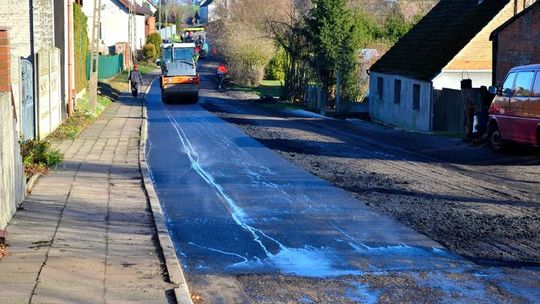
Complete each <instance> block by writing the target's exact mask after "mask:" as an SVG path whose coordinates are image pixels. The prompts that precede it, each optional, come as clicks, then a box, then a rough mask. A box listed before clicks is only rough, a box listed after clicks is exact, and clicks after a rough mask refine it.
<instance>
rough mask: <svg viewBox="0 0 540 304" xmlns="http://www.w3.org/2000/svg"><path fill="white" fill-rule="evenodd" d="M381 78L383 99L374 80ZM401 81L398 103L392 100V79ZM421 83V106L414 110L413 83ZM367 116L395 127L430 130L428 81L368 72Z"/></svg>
mask: <svg viewBox="0 0 540 304" xmlns="http://www.w3.org/2000/svg"><path fill="white" fill-rule="evenodd" d="M378 77H382V78H383V83H384V90H383V94H382V99H380V98H378V96H377V95H378V94H377V92H378V90H377V82H378V81H377V79H378ZM396 79H399V80H401V102H400V103H399V104H396V103H395V102H394V80H396ZM414 84H418V85H420V107H419V109H418V110H414V109H413V85H414ZM369 92H370V93H369V115H370V117H371V118H373V119H375V120H379V121H382V122H385V123H388V124H391V125H394V126H398V127H401V128H404V129H408V130H418V131H426V132H429V131H431V115H432V102H431V100H432V92H431V82H426V81H421V80H416V79H412V78H408V77H403V76H399V75H389V74H382V73H377V72H371V73H370V82H369Z"/></svg>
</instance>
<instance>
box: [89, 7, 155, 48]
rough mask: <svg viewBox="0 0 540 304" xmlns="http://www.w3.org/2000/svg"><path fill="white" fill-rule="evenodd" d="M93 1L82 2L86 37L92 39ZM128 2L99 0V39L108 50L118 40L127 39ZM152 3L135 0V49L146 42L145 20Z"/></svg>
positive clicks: (149, 13)
mask: <svg viewBox="0 0 540 304" xmlns="http://www.w3.org/2000/svg"><path fill="white" fill-rule="evenodd" d="M94 1H95V0H84V1H83V2H82V8H83V12H84V13H85V14H86V16H87V17H88V39H92V24H93V16H94ZM129 3H130V0H101V22H100V31H99V32H100V33H99V34H100V40H101V43H102V45H103V46H105V47H106V48H108V49H109V50H110V51H111V50H112V49H114V46H115V45H116V43H118V42H128V40H129V26H128V21H129ZM151 7H153V6H152V5H150V4H149V3H148V2H147V0H136V5H135V12H136V16H135V29H134V30H135V39H134V41H133V43H134V45H135V48H136V49H137V50H140V49H142V47H143V46H144V44H145V42H146V34H145V31H146V30H145V26H146V20H147V18H148V17H149V16H151V15H152V11H151V9H150V8H151Z"/></svg>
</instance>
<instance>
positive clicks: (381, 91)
mask: <svg viewBox="0 0 540 304" xmlns="http://www.w3.org/2000/svg"><path fill="white" fill-rule="evenodd" d="M513 13H514V0H441V1H440V2H439V3H438V4H437V5H436V6H435V7H434V8H433V9H432V10H431V11H430V12H429V13H428V14H427V15H426V16H425V17H424V18H423V19H422V20H420V22H418V24H417V25H416V26H414V27H413V29H411V31H409V33H407V34H406V35H405V36H404V37H403V38H402V39H400V40H399V41H398V42H397V43H396V44H395V45H394V46H393V47H392V48H391V49H390V50H389V51H388V52H387V53H386V54H385V55H383V56H382V57H381V59H379V60H378V61H377V62H376V63H375V64H374V65H373V66H372V67H371V69H370V87H369V92H370V96H369V114H370V116H371V117H372V118H373V119H374V120H378V121H382V122H385V123H388V124H391V125H395V126H399V127H401V128H404V129H409V130H419V131H427V132H430V131H433V120H434V119H437V117H434V113H435V111H434V108H435V103H436V100H435V98H434V96H435V95H438V94H435V91H436V90H443V89H445V91H446V90H448V89H454V90H459V89H460V85H461V80H462V79H471V80H472V85H473V87H480V86H490V85H491V80H492V72H491V71H492V60H493V59H492V49H491V46H490V41H489V35H490V33H491V32H492V31H493V30H494V29H495V28H497V27H498V26H500V25H501V24H502V23H504V22H505V21H506V20H508V19H509V18H510V17H511V16H512V15H513ZM456 93H457V94H456ZM453 95H454V96H456V95H458V96H459V92H457V91H456V92H455V93H454V94H453ZM439 96H440V95H439ZM453 103H455V104H456V107H457V106H458V103H459V106H462V102H461V100H454V101H452V102H451V104H450V105H449V107H450V108H452V107H453V106H452V104H453ZM438 109H439V108H437V113H440V111H438ZM443 112H444V113H445V114H444V115H448V114H447V113H449V112H452V111H448V110H443ZM453 112H454V113H455V115H462V113H459V114H457V113H458V112H460V111H459V110H456V111H453Z"/></svg>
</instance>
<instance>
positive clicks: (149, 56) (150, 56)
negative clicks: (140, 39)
mask: <svg viewBox="0 0 540 304" xmlns="http://www.w3.org/2000/svg"><path fill="white" fill-rule="evenodd" d="M142 52H143V57H144V60H146V61H148V62H154V61H155V60H156V57H157V52H156V47H155V46H154V44H152V43H146V44H145V45H144V47H143V49H142Z"/></svg>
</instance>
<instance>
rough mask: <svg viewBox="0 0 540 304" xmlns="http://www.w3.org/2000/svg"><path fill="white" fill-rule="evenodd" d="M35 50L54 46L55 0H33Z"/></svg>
mask: <svg viewBox="0 0 540 304" xmlns="http://www.w3.org/2000/svg"><path fill="white" fill-rule="evenodd" d="M32 12H33V22H32V25H33V28H32V31H33V39H34V52H36V53H37V52H39V51H40V50H42V49H49V48H51V47H53V46H54V3H53V0H32Z"/></svg>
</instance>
